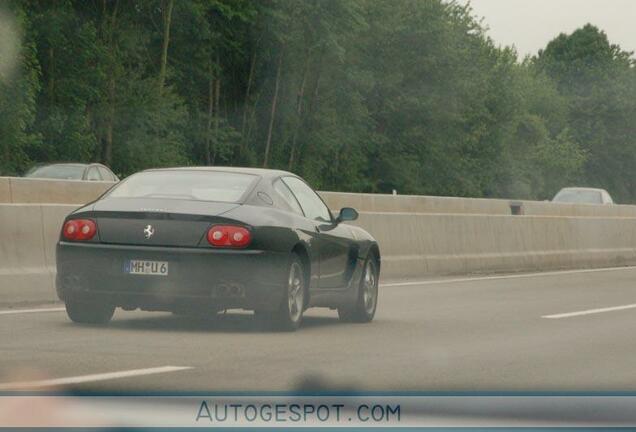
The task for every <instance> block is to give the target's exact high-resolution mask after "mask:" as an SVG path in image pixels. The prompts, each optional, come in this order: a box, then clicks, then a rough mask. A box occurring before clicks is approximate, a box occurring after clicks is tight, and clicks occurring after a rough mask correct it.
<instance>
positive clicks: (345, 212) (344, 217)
mask: <svg viewBox="0 0 636 432" xmlns="http://www.w3.org/2000/svg"><path fill="white" fill-rule="evenodd" d="M356 219H358V212H357V211H356V209H353V208H351V207H343V208H342V209H341V210H340V214H339V215H338V217H337V218H336V222H337V223H340V222H345V221H354V220H356Z"/></svg>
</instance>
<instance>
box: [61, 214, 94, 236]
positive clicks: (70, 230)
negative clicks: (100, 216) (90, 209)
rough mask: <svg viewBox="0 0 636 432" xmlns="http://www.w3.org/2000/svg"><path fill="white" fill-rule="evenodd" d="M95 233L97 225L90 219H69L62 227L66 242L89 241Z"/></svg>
mask: <svg viewBox="0 0 636 432" xmlns="http://www.w3.org/2000/svg"><path fill="white" fill-rule="evenodd" d="M96 233H97V225H95V222H94V221H92V220H90V219H71V220H69V221H66V223H65V224H64V227H62V235H63V236H64V238H65V239H66V240H80V241H82V240H90V239H92V238H93V237H95V234H96Z"/></svg>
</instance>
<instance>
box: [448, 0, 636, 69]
mask: <svg viewBox="0 0 636 432" xmlns="http://www.w3.org/2000/svg"><path fill="white" fill-rule="evenodd" d="M459 1H460V3H467V2H470V4H471V5H472V8H473V13H474V15H477V16H479V17H483V19H484V21H483V22H484V24H485V25H486V26H487V27H488V28H489V29H490V30H489V32H488V34H489V35H490V37H491V38H492V39H493V40H494V41H495V42H496V43H497V44H499V45H514V46H516V47H517V52H518V53H519V56H520V57H521V58H523V57H524V56H525V55H526V54H536V53H537V51H538V50H539V49H541V48H544V47H545V46H546V44H547V43H548V42H549V41H550V40H552V39H553V38H554V37H555V36H557V35H558V34H559V33H571V32H572V31H573V30H575V29H576V28H578V27H581V26H583V25H585V24H586V23H588V22H589V23H592V24H594V25H595V26H597V27H599V28H600V29H601V30H603V31H605V33H607V36H608V37H609V40H610V42H612V43H616V44H618V45H620V46H621V48H623V49H624V50H626V51H636V0H470V1H469V0H459Z"/></svg>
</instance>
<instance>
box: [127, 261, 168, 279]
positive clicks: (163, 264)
mask: <svg viewBox="0 0 636 432" xmlns="http://www.w3.org/2000/svg"><path fill="white" fill-rule="evenodd" d="M124 273H128V274H137V275H153V276H168V262H167V261H146V260H128V261H125V262H124Z"/></svg>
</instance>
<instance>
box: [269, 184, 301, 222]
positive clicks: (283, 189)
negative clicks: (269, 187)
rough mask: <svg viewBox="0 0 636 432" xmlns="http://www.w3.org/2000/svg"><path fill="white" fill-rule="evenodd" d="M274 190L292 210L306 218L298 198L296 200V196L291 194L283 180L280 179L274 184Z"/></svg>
mask: <svg viewBox="0 0 636 432" xmlns="http://www.w3.org/2000/svg"><path fill="white" fill-rule="evenodd" d="M274 189H275V190H276V192H278V194H279V195H280V196H281V197H282V198H283V199H284V200H285V202H286V203H287V204H288V205H289V206H290V207H291V208H292V210H294V212H296V213H298V214H299V215H301V216H304V214H303V210H302V209H301V208H300V206H299V205H298V201H296V198H294V195H293V194H292V193H291V191H290V190H289V188H288V187H287V185H285V183H283V182H282V180H280V179H278V180H276V181H275V182H274Z"/></svg>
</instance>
